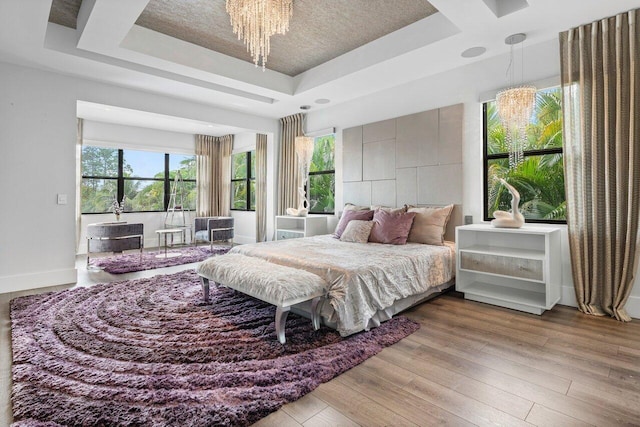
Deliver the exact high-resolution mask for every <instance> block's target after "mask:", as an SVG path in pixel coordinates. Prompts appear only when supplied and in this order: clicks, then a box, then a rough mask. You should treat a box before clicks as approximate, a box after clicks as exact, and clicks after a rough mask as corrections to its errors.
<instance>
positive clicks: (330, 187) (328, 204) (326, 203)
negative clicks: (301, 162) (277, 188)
mask: <svg viewBox="0 0 640 427" xmlns="http://www.w3.org/2000/svg"><path fill="white" fill-rule="evenodd" d="M334 154H335V136H334V135H327V136H321V137H318V138H316V139H315V145H314V150H313V157H312V158H311V168H310V172H311V173H313V172H321V171H334V170H335V155H334ZM335 188H336V175H335V173H327V174H319V175H313V174H311V175H309V183H308V191H309V204H310V209H309V212H313V213H333V212H334V209H335Z"/></svg>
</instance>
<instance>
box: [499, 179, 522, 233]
mask: <svg viewBox="0 0 640 427" xmlns="http://www.w3.org/2000/svg"><path fill="white" fill-rule="evenodd" d="M500 182H501V183H502V185H504V186H505V187H507V190H509V193H511V212H505V211H495V212H493V216H494V217H495V219H494V220H492V221H491V225H493V226H494V227H497V228H520V227H522V225H523V224H524V216H523V215H522V214H521V213H520V211H519V210H518V205H519V204H520V193H518V190H516V189H515V188H513V186H511V185H509V184H508V183H507V181H505V180H504V179H502V178H500Z"/></svg>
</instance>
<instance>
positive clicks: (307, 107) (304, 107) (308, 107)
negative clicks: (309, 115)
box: [300, 105, 311, 110]
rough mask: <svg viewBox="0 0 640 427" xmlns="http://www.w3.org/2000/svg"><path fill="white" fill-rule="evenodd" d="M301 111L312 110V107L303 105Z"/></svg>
mask: <svg viewBox="0 0 640 427" xmlns="http://www.w3.org/2000/svg"><path fill="white" fill-rule="evenodd" d="M300 109H301V110H310V109H311V105H301V106H300Z"/></svg>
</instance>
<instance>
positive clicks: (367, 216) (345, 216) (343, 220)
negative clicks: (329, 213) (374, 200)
mask: <svg viewBox="0 0 640 427" xmlns="http://www.w3.org/2000/svg"><path fill="white" fill-rule="evenodd" d="M354 219H359V220H363V221H371V220H372V219H373V211H352V210H346V211H344V212H342V216H341V217H340V222H339V223H338V226H337V227H336V231H335V232H334V233H333V235H334V237H336V238H338V239H339V238H340V236H342V232H343V231H344V229H345V228H347V224H349V221H351V220H354Z"/></svg>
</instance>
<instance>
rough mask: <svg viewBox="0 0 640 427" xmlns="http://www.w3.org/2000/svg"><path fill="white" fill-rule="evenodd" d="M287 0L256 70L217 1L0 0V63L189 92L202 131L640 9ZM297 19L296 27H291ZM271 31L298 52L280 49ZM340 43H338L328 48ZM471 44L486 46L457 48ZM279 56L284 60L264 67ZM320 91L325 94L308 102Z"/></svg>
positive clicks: (423, 79) (515, 2) (368, 88)
mask: <svg viewBox="0 0 640 427" xmlns="http://www.w3.org/2000/svg"><path fill="white" fill-rule="evenodd" d="M294 5H295V6H294V7H295V9H294V14H293V21H292V28H291V31H290V32H289V33H288V34H286V35H284V36H274V51H273V52H272V55H271V56H270V57H269V60H268V63H267V70H266V71H264V72H263V71H262V69H261V68H260V67H258V68H256V67H254V65H253V63H252V62H251V61H250V59H249V56H248V54H246V52H245V50H244V45H243V43H242V42H240V41H238V40H236V39H235V36H234V35H233V34H232V32H231V31H230V27H229V24H228V22H227V17H226V13H224V12H220V11H223V10H224V0H206V1H205V0H171V1H169V0H38V1H35V0H33V1H31V0H0V61H3V62H9V63H15V64H19V65H23V66H27V67H33V68H41V69H45V70H48V71H53V72H57V73H61V74H65V75H69V76H77V77H78V78H79V79H81V80H80V81H86V80H87V79H90V80H94V81H98V82H104V83H106V84H109V85H114V86H120V87H126V88H131V89H134V90H136V91H144V92H150V93H154V94H159V95H163V96H166V97H167V98H165V99H171V100H176V101H187V102H188V103H187V104H184V106H185V108H187V109H193V111H192V112H190V113H187V112H185V113H184V116H185V117H187V118H191V119H195V118H197V120H198V121H201V122H205V123H204V125H205V127H206V128H209V124H211V125H214V128H215V126H217V125H223V126H238V125H239V124H240V123H242V125H243V126H253V125H247V123H263V125H260V126H264V123H268V125H269V126H271V125H272V124H273V122H272V119H278V118H281V117H284V116H287V115H289V114H293V113H297V112H299V111H301V110H300V106H301V105H305V104H306V105H310V106H311V110H309V113H310V114H311V116H312V117H313V115H315V114H318V116H319V117H321V116H322V114H324V110H326V109H332V108H334V107H335V108H338V109H342V108H343V106H342V105H341V104H345V103H350V102H352V101H355V102H353V104H354V105H355V104H358V102H357V100H359V99H365V98H366V99H368V100H375V99H377V98H376V95H378V94H381V95H384V94H388V93H390V92H392V91H393V90H394V89H395V88H401V89H402V88H406V87H408V86H413V85H415V87H416V89H417V90H416V93H420V88H422V87H425V86H429V84H430V82H431V81H432V80H431V79H432V78H436V79H441V78H444V79H446V78H447V76H448V74H449V73H450V74H451V75H452V76H453V75H459V74H460V73H459V70H464V69H466V66H468V65H470V64H472V63H474V62H476V61H483V62H487V63H489V62H490V61H496V63H500V64H502V63H503V62H504V67H505V69H506V67H507V65H508V64H507V63H508V53H509V47H508V46H507V45H505V43H504V39H505V37H507V36H508V35H510V34H513V33H520V32H522V33H526V34H527V41H526V49H533V50H535V49H536V45H540V46H541V45H543V44H548V42H549V41H552V40H557V38H558V33H559V32H560V31H564V30H567V29H569V28H572V27H575V26H577V25H581V24H584V23H587V22H592V21H594V20H597V19H601V18H603V17H606V16H611V15H615V14H617V13H620V12H623V11H626V10H630V9H634V8H637V7H640V0H616V1H603V0H562V1H558V0H429V3H427V2H426V1H421V0H294ZM305 8H306V9H307V11H306V12H305V11H304V9H305ZM215 10H218V19H222V21H224V22H222V21H221V23H220V24H219V25H217V27H226V28H227V30H226V31H221V30H220V28H217V27H216V25H214V24H212V22H215V21H214V19H213V18H212V19H211V20H210V19H209V14H210V13H212V12H211V11H215ZM347 11H349V12H347ZM416 11H418V12H416ZM416 13H417V14H416ZM220 16H221V18H220ZM296 18H297V19H296ZM296 22H297V23H296ZM373 22H376V23H377V24H376V25H373ZM410 22H411V23H410ZM294 24H295V25H294ZM298 25H300V26H301V27H302V29H301V30H300V31H302V32H303V33H301V34H304V35H303V36H301V35H296V32H297V30H296V26H298ZM212 27H213V28H214V29H215V31H213V30H211V31H209V28H212ZM393 28H398V29H396V30H395V31H394V30H393ZM294 30H295V31H294ZM172 31H174V32H172ZM389 31H391V32H389ZM221 33H225V34H226V36H225V37H228V38H229V39H228V42H229V45H234V46H235V48H230V49H231V50H233V49H236V51H237V52H238V53H237V55H238V57H236V56H234V55H236V54H232V53H221V52H222V49H223V48H222V47H216V49H219V51H216V50H213V49H214V48H213V45H209V44H208V43H218V42H217V41H215V40H214V41H212V40H210V39H208V37H213V36H211V34H214V35H215V36H216V37H219V34H221ZM381 34H385V35H382V36H380V35H381ZM199 37H200V38H204V39H202V40H201V39H199ZM325 37H330V38H325ZM375 37H377V38H375ZM277 38H279V39H280V41H278V42H277V43H280V42H287V43H291V45H292V46H297V48H299V49H304V50H301V51H298V52H297V53H296V51H294V48H292V47H287V46H285V45H282V46H280V45H278V44H277V43H276V39H277ZM373 38H375V39H373ZM289 39H291V40H289ZM372 39H373V40H372ZM301 40H306V41H304V42H302V41H301ZM367 40H371V41H369V42H367ZM363 43H364V44H363ZM337 45H340V49H342V50H334V49H336V48H337ZM208 46H209V47H208ZM276 46H278V48H277V49H276ZM355 46H357V47H355ZM472 47H480V48H485V49H486V51H485V53H483V54H481V55H480V56H477V57H472V58H465V57H462V56H461V53H462V52H463V51H465V50H467V49H469V48H472ZM324 48H328V51H332V52H333V53H330V54H327V53H326V52H325V50H324ZM349 49H350V50H349ZM545 49H547V48H545ZM278 50H280V51H278ZM476 50H477V51H482V49H476ZM341 51H343V52H344V53H342V54H340V53H339V52H341ZM321 52H324V53H321ZM323 55H326V56H323ZM334 55H338V56H335V57H334ZM329 58H332V59H329ZM288 61H290V62H288ZM322 61H324V62H322ZM279 63H282V64H285V65H278V67H280V66H283V67H284V66H287V67H291V68H289V71H285V72H279V71H274V70H273V69H271V68H270V67H274V66H276V65H277V64H279ZM305 64H306V65H305ZM313 64H317V65H313ZM309 66H311V68H308V67H309ZM554 66H555V65H554ZM500 67H501V65H500ZM491 68H493V69H495V68H496V67H491ZM550 69H555V68H554V67H551V68H550ZM282 70H283V71H284V70H285V69H284V68H282ZM299 70H306V71H299ZM485 77H487V76H483V75H481V74H480V75H477V76H472V78H473V79H478V80H482V79H484V78H485ZM452 78H453V77H452ZM496 89H498V88H497V87H496ZM471 90H473V89H472V88H471ZM454 96H455V94H454ZM320 99H328V100H330V102H329V103H325V104H321V103H320V102H316V101H317V100H320ZM381 99H383V97H382V98H381ZM93 101H95V100H93ZM113 102H114V103H116V104H117V103H119V105H118V106H119V107H121V108H125V109H127V108H129V109H134V108H137V107H138V106H137V105H136V104H135V102H131V101H124V100H119V99H117V98H115V100H114V101H113ZM381 102H384V101H381ZM444 102H446V101H444ZM165 104H166V101H161V102H159V103H158V105H156V106H153V107H150V106H146V107H144V108H147V109H148V110H149V111H152V112H154V113H157V114H160V115H162V114H165V115H166V114H167V112H169V111H175V109H174V108H172V107H171V106H169V105H165ZM199 105H206V106H210V107H214V108H213V110H212V111H215V113H214V114H210V115H208V116H206V117H202V116H200V115H199V114H200V113H197V111H199V110H198V106H199ZM366 108H368V109H370V110H371V111H374V110H375V109H376V108H377V106H376V105H367V106H366ZM94 110H95V111H98V112H100V111H101V110H100V108H96V109H94ZM102 111H106V109H102ZM110 111H114V110H113V109H111V110H110ZM194 111H195V112H194ZM173 114H176V113H175V112H174V113H173ZM203 114H204V113H203ZM328 114H330V113H328ZM125 115H126V112H123V114H121V116H125ZM156 117H157V116H156ZM207 120H210V123H209V124H207V123H206V122H207ZM105 121H108V120H106V119H105ZM145 123H147V125H148V123H149V122H145ZM197 124H198V126H201V125H203V123H197ZM255 126H258V125H257V124H256V125H255ZM252 129H253V128H252ZM252 129H247V130H249V131H250V130H252ZM255 130H259V129H258V128H256V129H255ZM177 131H184V129H179V130H177Z"/></svg>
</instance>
